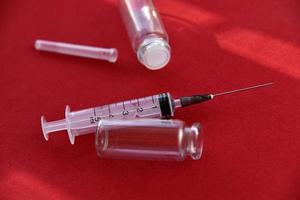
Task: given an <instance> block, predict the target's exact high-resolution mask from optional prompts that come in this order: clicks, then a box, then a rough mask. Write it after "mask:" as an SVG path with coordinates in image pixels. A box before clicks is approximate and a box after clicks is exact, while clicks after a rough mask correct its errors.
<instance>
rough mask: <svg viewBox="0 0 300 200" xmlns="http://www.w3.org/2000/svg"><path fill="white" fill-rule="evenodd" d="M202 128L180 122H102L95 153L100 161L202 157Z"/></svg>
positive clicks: (179, 159)
mask: <svg viewBox="0 0 300 200" xmlns="http://www.w3.org/2000/svg"><path fill="white" fill-rule="evenodd" d="M202 147H203V137H202V133H201V126H200V124H199V123H194V124H193V125H192V126H191V127H188V126H186V125H185V123H184V122H182V121H179V120H160V119H136V120H101V121H100V122H99V126H98V129H97V132H96V150H97V154H98V156H99V157H101V158H117V159H143V160H173V161H182V160H184V159H185V158H186V156H190V157H191V158H192V159H193V160H198V159H200V157H201V154H202Z"/></svg>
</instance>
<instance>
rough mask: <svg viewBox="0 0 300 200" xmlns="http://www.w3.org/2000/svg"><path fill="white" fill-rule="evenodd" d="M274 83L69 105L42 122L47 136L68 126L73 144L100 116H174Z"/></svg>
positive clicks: (118, 117) (112, 117)
mask: <svg viewBox="0 0 300 200" xmlns="http://www.w3.org/2000/svg"><path fill="white" fill-rule="evenodd" d="M272 84H273V83H272V82H271V83H265V84H260V85H255V86H251V87H246V88H241V89H237V90H231V91H227V92H222V93H216V94H200V95H193V96H186V97H181V98H178V99H174V98H173V97H172V96H171V95H170V93H161V94H158V95H153V96H148V97H142V98H137V99H132V100H128V101H122V102H119V103H113V104H108V105H103V106H98V107H94V108H88V109H83V110H79V111H73V112H71V111H70V107H69V106H66V110H65V119H61V120H57V121H51V122H47V121H46V119H45V117H44V116H42V117H41V125H42V130H43V134H44V137H45V139H46V140H48V139H49V134H50V133H53V132H56V131H61V130H67V132H68V136H69V139H70V142H71V144H74V143H75V137H76V136H79V135H84V134H88V133H91V132H95V130H96V128H97V124H98V122H99V121H100V120H101V119H135V118H162V119H168V118H171V117H172V116H174V112H175V109H177V108H181V107H186V106H189V105H193V104H198V103H201V102H204V101H208V100H211V99H213V98H214V97H217V96H222V95H227V94H232V93H235V92H242V91H246V90H251V89H256V88H261V87H266V86H269V85H272Z"/></svg>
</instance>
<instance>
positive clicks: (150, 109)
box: [41, 93, 175, 144]
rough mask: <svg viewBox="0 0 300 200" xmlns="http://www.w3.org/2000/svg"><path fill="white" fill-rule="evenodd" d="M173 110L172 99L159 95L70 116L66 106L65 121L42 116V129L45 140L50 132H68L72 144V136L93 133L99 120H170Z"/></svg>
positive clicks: (73, 138)
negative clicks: (48, 120) (49, 119)
mask: <svg viewBox="0 0 300 200" xmlns="http://www.w3.org/2000/svg"><path fill="white" fill-rule="evenodd" d="M174 108H175V103H174V100H173V98H172V97H171V95H170V94H169V93H162V94H158V95H153V96H148V97H142V98H138V99H132V100H128V101H123V102H119V103H113V104H108V105H103V106H98V107H94V108H88V109H83V110H79V111H73V112H71V110H70V107H69V106H67V107H66V110H65V119H62V120H57V121H51V122H47V121H46V119H45V117H44V116H42V118H41V125H42V130H43V134H44V137H45V139H46V140H48V139H49V134H50V133H52V132H56V131H61V130H67V132H68V135H69V139H70V142H71V143H72V144H74V142H75V136H79V135H84V134H88V133H91V132H95V131H96V127H97V123H98V122H99V121H100V120H101V119H110V118H111V119H135V118H170V117H172V116H173V115H174Z"/></svg>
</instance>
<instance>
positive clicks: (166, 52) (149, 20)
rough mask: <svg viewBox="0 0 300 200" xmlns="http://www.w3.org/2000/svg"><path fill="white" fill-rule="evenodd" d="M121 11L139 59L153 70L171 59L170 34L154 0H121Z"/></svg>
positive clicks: (161, 66)
mask: <svg viewBox="0 0 300 200" xmlns="http://www.w3.org/2000/svg"><path fill="white" fill-rule="evenodd" d="M119 4H120V12H121V15H122V18H123V21H124V23H125V26H126V29H127V33H128V36H129V39H130V41H131V45H132V47H133V49H134V51H135V52H136V53H137V57H138V60H139V61H140V62H141V63H142V64H143V65H145V66H146V67H147V68H149V69H151V70H156V69H160V68H163V67H164V66H165V65H167V64H168V62H169V60H170V46H169V43H168V35H167V33H166V31H165V28H164V26H163V23H162V22H161V20H160V16H159V13H158V12H157V10H156V9H155V7H154V5H153V2H152V0H119Z"/></svg>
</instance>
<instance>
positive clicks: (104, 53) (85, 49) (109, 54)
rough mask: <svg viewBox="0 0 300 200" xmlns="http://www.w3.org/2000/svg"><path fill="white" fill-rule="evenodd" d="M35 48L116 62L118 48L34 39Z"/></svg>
mask: <svg viewBox="0 0 300 200" xmlns="http://www.w3.org/2000/svg"><path fill="white" fill-rule="evenodd" d="M35 49H36V50H39V51H48V52H54V53H59V54H66V55H72V56H79V57H85V58H93V59H99V60H107V61H109V62H112V63H114V62H116V61H117V59H118V50H117V49H115V48H109V49H107V48H100V47H92V46H86V45H78V44H70V43H63V42H54V41H47V40H36V41H35Z"/></svg>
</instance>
